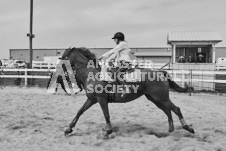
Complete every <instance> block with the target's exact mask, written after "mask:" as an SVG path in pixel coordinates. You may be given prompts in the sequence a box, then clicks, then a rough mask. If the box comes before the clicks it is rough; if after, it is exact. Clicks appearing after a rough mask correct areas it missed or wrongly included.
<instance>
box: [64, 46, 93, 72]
mask: <svg viewBox="0 0 226 151" xmlns="http://www.w3.org/2000/svg"><path fill="white" fill-rule="evenodd" d="M61 60H68V61H69V62H70V64H71V66H72V67H74V68H75V69H78V68H81V67H86V66H87V64H88V62H89V61H90V60H92V61H93V62H94V63H96V56H95V54H93V53H92V52H90V50H89V49H87V48H84V47H81V48H75V47H73V48H69V49H66V50H65V51H64V53H63V55H62V57H61Z"/></svg>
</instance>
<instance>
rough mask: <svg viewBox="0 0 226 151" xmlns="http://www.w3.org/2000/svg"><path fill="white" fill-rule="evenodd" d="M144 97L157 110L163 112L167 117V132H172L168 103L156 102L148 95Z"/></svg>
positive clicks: (171, 119) (172, 126)
mask: <svg viewBox="0 0 226 151" xmlns="http://www.w3.org/2000/svg"><path fill="white" fill-rule="evenodd" d="M145 96H146V97H147V99H148V100H150V101H152V102H153V103H154V104H155V105H156V106H157V107H158V108H160V109H161V110H163V112H164V113H165V114H166V115H167V117H168V123H169V132H173V131H174V125H173V118H172V114H171V106H170V103H169V101H165V102H158V101H155V100H154V99H153V98H152V97H151V96H150V95H145Z"/></svg>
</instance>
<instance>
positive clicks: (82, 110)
mask: <svg viewBox="0 0 226 151" xmlns="http://www.w3.org/2000/svg"><path fill="white" fill-rule="evenodd" d="M95 103H96V102H94V101H91V100H90V99H87V100H86V102H85V103H84V104H83V106H82V107H81V108H80V110H79V111H78V113H77V115H76V116H75V118H74V119H73V120H72V122H71V123H70V124H69V127H68V128H67V129H66V130H65V132H64V134H65V135H67V134H69V133H71V132H72V131H73V130H72V128H73V127H75V125H76V123H77V121H78V119H79V117H80V116H81V115H82V114H83V113H84V112H85V111H86V110H87V109H89V108H90V107H91V106H92V105H93V104H95Z"/></svg>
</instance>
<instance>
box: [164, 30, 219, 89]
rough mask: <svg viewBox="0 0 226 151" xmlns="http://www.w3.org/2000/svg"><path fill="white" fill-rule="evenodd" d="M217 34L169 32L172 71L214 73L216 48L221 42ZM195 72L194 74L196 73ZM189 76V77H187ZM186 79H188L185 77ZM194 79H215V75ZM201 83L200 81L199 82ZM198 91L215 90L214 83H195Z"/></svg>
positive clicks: (195, 77) (197, 75)
mask: <svg viewBox="0 0 226 151" xmlns="http://www.w3.org/2000/svg"><path fill="white" fill-rule="evenodd" d="M221 41H222V40H221V38H220V36H219V35H218V33H217V32H169V33H168V36H167V43H168V44H169V45H171V47H172V58H171V63H172V64H171V68H172V70H177V71H181V70H189V71H195V72H196V73H197V71H205V70H206V71H207V70H208V71H214V70H215V62H216V58H215V46H216V45H217V44H218V43H219V42H221ZM195 72H194V73H195ZM187 76H188V75H187ZM183 78H185V79H186V77H183ZM192 78H193V79H200V78H201V79H207V81H208V80H213V79H215V76H214V75H211V76H209V75H208V76H206V75H201V76H200V75H199V74H198V73H197V74H196V76H194V77H192ZM197 81H199V80H197ZM194 85H195V86H196V89H199V90H201V89H206V90H214V88H215V85H214V83H213V82H212V83H211V82H206V83H204V82H195V83H194Z"/></svg>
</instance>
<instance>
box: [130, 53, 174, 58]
mask: <svg viewBox="0 0 226 151" xmlns="http://www.w3.org/2000/svg"><path fill="white" fill-rule="evenodd" d="M134 55H135V56H140V57H141V56H150V57H151V56H155V57H156V56H161V57H168V56H172V53H171V52H135V53H134Z"/></svg>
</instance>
